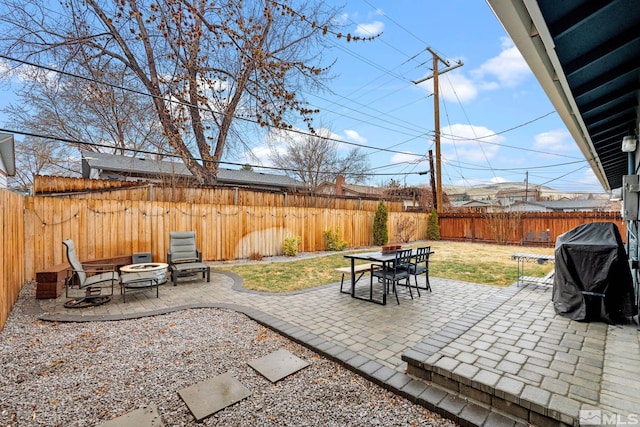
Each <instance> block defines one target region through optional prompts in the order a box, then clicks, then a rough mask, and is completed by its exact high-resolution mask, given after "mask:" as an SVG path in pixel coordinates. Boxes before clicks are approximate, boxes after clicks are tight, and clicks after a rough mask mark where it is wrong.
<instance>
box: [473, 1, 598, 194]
mask: <svg viewBox="0 0 640 427" xmlns="http://www.w3.org/2000/svg"><path fill="white" fill-rule="evenodd" d="M486 1H487V3H488V4H489V7H490V8H491V9H492V10H493V13H494V14H495V15H496V17H497V18H498V20H499V21H500V23H501V24H502V26H503V27H504V29H505V31H506V32H507V34H509V36H510V37H511V40H512V41H513V43H514V44H515V46H516V47H517V48H518V50H519V51H520V53H521V54H522V56H523V57H524V59H525V61H526V62H527V64H528V65H529V68H531V71H532V72H533V74H534V75H535V76H536V79H538V82H539V83H540V85H541V86H542V88H543V90H544V91H545V93H546V94H547V96H548V97H549V100H550V101H551V103H552V104H553V106H554V108H555V109H556V111H557V112H558V114H559V115H560V118H561V119H562V121H563V122H564V124H565V126H567V130H568V131H569V133H571V136H572V137H573V139H574V140H575V142H576V144H577V145H578V148H580V151H582V154H583V155H584V156H585V158H586V159H587V161H588V162H589V164H590V165H591V169H593V172H594V173H595V175H596V177H597V178H598V181H600V184H602V186H603V188H604V189H605V190H611V187H610V186H609V182H608V181H607V178H606V175H605V172H604V169H603V167H602V164H601V163H600V158H599V157H598V154H597V152H596V150H595V147H594V146H593V143H592V141H591V138H590V136H589V132H588V131H587V127H586V126H585V123H584V121H583V120H582V116H581V114H580V112H579V110H578V107H577V105H576V103H575V101H574V98H573V95H572V94H571V90H570V89H569V85H568V83H567V79H566V76H565V75H564V71H563V70H562V67H561V65H560V61H559V59H558V57H557V55H556V53H555V50H554V44H553V40H552V38H551V33H550V32H549V29H548V27H547V25H546V22H545V20H544V18H543V16H542V13H541V11H540V8H539V7H538V4H537V3H536V1H535V0H486Z"/></svg>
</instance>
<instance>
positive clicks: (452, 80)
mask: <svg viewBox="0 0 640 427" xmlns="http://www.w3.org/2000/svg"><path fill="white" fill-rule="evenodd" d="M439 83H440V93H439V95H440V97H441V98H442V99H444V100H446V101H450V102H458V101H460V102H467V101H471V100H473V99H475V97H476V96H478V88H477V87H476V84H475V83H474V82H473V81H471V80H469V79H468V78H467V77H466V76H465V75H464V74H463V73H462V72H456V71H452V72H451V73H447V74H444V75H441V76H440V79H439ZM419 86H422V87H424V88H425V90H427V91H428V92H431V93H433V79H429V80H425V81H424V82H422V83H420V85H419Z"/></svg>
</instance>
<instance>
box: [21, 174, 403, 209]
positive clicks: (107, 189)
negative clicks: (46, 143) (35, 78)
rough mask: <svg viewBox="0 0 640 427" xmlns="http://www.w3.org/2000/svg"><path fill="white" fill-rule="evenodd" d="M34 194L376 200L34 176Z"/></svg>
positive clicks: (374, 203)
mask: <svg viewBox="0 0 640 427" xmlns="http://www.w3.org/2000/svg"><path fill="white" fill-rule="evenodd" d="M33 187H34V194H35V195H36V196H38V195H55V196H56V197H60V196H67V197H73V198H81V199H94V200H106V199H109V200H120V201H125V200H139V201H147V202H185V203H198V204H214V205H218V204H219V205H236V206H275V207H299V208H326V209H347V210H364V211H374V212H375V210H376V208H377V207H378V203H379V202H380V200H379V199H378V198H371V197H353V196H340V197H337V196H335V195H330V194H308V193H304V192H303V193H296V192H290V193H286V192H279V191H273V190H259V189H249V188H242V187H229V186H218V187H210V186H207V187H193V186H186V185H169V186H168V185H162V184H161V183H143V182H136V181H118V180H104V179H83V178H71V177H60V176H36V177H35V179H34V184H33ZM389 199H391V197H388V198H386V200H385V204H386V205H387V210H388V211H389V212H402V211H403V210H404V204H403V202H402V201H394V199H391V200H389Z"/></svg>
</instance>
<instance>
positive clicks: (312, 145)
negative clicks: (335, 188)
mask: <svg viewBox="0 0 640 427" xmlns="http://www.w3.org/2000/svg"><path fill="white" fill-rule="evenodd" d="M328 133H330V132H328V131H326V129H322V130H319V131H318V134H316V135H302V136H301V137H299V138H298V137H295V136H292V134H290V133H285V132H279V133H278V135H279V137H276V138H275V140H272V141H270V145H271V151H270V155H269V157H270V159H271V161H272V162H273V163H274V165H275V166H277V167H279V168H282V169H284V170H285V172H286V173H287V175H289V176H290V177H292V178H295V179H298V180H300V181H302V182H304V183H305V184H307V186H308V187H309V188H312V189H313V188H315V187H317V186H318V185H319V184H320V183H322V182H323V181H334V180H335V178H336V177H337V176H338V175H342V176H345V177H347V178H348V180H349V182H352V183H363V182H365V181H366V177H367V176H366V171H367V170H368V169H369V161H368V158H367V156H366V154H365V153H363V152H362V151H360V149H358V148H353V149H351V150H349V151H348V152H347V153H345V155H344V156H341V155H340V154H341V152H340V150H339V146H338V143H337V142H336V141H334V140H332V139H329V138H327V137H326V136H322V135H320V134H328ZM298 136H299V135H298ZM283 141H285V142H283Z"/></svg>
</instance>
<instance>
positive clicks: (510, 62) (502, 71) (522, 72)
mask: <svg viewBox="0 0 640 427" xmlns="http://www.w3.org/2000/svg"><path fill="white" fill-rule="evenodd" d="M472 75H473V76H474V77H475V78H476V79H477V80H478V83H479V84H480V85H481V87H482V88H483V89H484V90H490V89H495V88H498V87H503V86H505V87H510V88H512V87H515V86H517V85H519V84H520V83H522V82H523V81H524V80H525V79H527V78H528V77H529V76H531V75H532V73H531V70H530V69H529V66H528V65H527V63H526V62H525V60H524V58H523V57H522V54H520V51H519V50H518V49H517V48H516V47H515V46H514V44H513V42H512V41H511V40H510V39H509V38H506V37H505V38H503V39H502V51H501V52H500V54H499V55H498V56H496V57H493V58H491V59H489V60H488V61H486V62H485V63H484V64H482V65H481V66H480V68H478V69H476V70H473V71H472Z"/></svg>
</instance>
